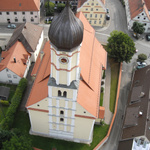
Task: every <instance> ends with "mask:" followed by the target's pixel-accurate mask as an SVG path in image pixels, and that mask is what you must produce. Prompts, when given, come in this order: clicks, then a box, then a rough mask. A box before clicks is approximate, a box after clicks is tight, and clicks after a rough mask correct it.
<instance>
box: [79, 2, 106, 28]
mask: <svg viewBox="0 0 150 150" xmlns="http://www.w3.org/2000/svg"><path fill="white" fill-rule="evenodd" d="M80 11H81V12H83V14H84V16H85V17H86V18H87V20H88V21H89V23H90V24H91V25H92V26H101V27H102V26H105V24H106V8H105V0H104V1H102V0H79V1H78V9H77V12H80Z"/></svg>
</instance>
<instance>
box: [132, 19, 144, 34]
mask: <svg viewBox="0 0 150 150" xmlns="http://www.w3.org/2000/svg"><path fill="white" fill-rule="evenodd" d="M132 30H133V32H135V33H136V35H137V34H143V33H144V30H145V28H144V24H142V23H139V22H134V23H133V26H132Z"/></svg>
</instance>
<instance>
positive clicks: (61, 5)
mask: <svg viewBox="0 0 150 150" xmlns="http://www.w3.org/2000/svg"><path fill="white" fill-rule="evenodd" d="M64 8H65V4H63V3H58V4H57V11H58V12H61V11H62V10H63V9H64Z"/></svg>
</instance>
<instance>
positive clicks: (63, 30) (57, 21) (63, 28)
mask: <svg viewBox="0 0 150 150" xmlns="http://www.w3.org/2000/svg"><path fill="white" fill-rule="evenodd" d="M48 36H49V39H50V41H51V43H52V44H53V45H54V46H56V47H57V48H58V50H61V51H71V49H72V48H74V47H76V46H79V45H80V43H81V42H82V39H83V24H82V22H81V21H80V20H79V19H78V18H77V17H76V16H75V15H74V13H73V12H72V10H71V9H70V7H69V4H68V3H67V4H66V7H65V8H64V10H63V11H62V12H61V14H59V15H58V16H56V17H54V19H53V21H52V23H51V25H50V28H49V33H48Z"/></svg>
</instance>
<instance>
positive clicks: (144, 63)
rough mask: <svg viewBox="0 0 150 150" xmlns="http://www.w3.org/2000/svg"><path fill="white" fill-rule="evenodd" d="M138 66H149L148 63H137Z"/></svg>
mask: <svg viewBox="0 0 150 150" xmlns="http://www.w3.org/2000/svg"><path fill="white" fill-rule="evenodd" d="M137 65H138V66H140V65H145V66H147V64H146V62H137Z"/></svg>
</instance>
